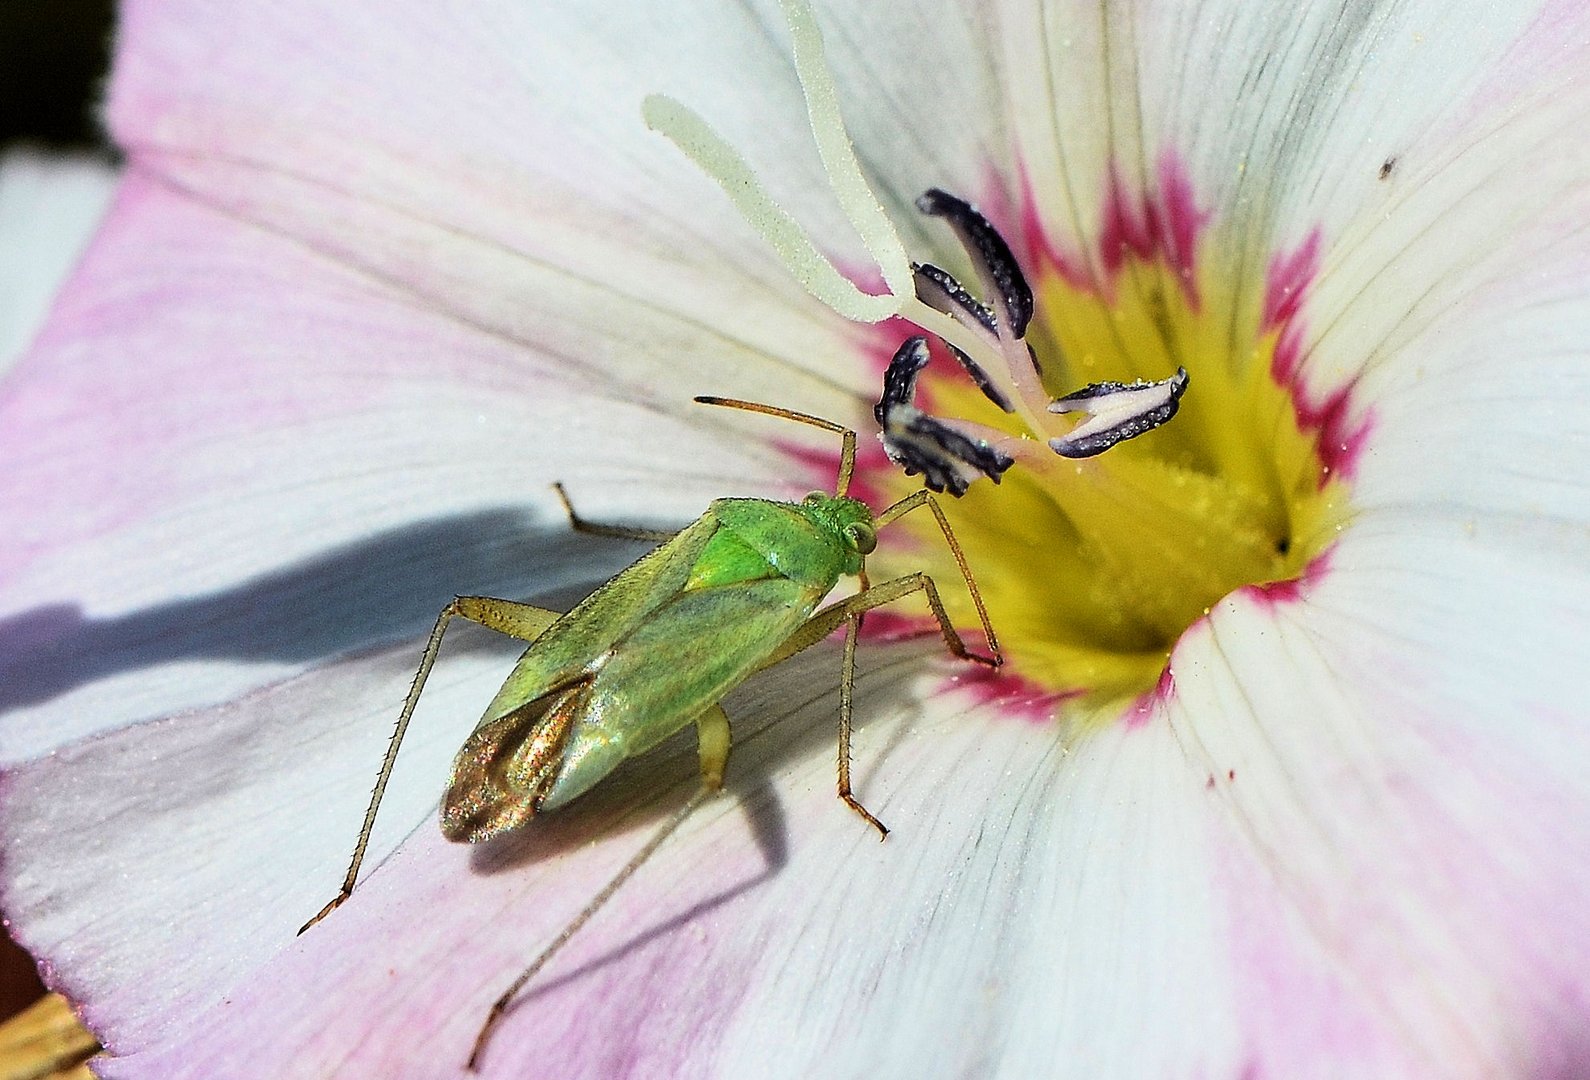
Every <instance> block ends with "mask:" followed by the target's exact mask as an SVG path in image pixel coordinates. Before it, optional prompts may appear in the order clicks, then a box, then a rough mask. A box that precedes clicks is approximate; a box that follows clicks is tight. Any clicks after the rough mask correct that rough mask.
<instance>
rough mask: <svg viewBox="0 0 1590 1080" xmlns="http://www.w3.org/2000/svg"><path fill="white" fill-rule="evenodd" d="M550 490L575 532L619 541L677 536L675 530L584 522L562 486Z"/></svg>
mask: <svg viewBox="0 0 1590 1080" xmlns="http://www.w3.org/2000/svg"><path fill="white" fill-rule="evenodd" d="M552 490H553V491H555V492H557V493H558V501H559V502H561V503H562V504H563V509H564V511H565V512H566V513H567V514H568V515H569V528H571V529H573V530H574V531H575V532H582V533H590V534H591V535H592V536H612V537H617V538H618V539H620V540H672V539H673V538H674V537H675V536H678V535H679V530H677V529H637V528H632V527H631V526H629V525H598V524H597V523H596V522H594V521H586V520H585V519H584V518H582V517H581V516H580V515H579V514H577V513H575V512H574V504H573V503H571V502H570V501H569V493H568V492H567V491H564V490H563V485H562V484H553V485H552Z"/></svg>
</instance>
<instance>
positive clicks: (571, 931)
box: [467, 705, 729, 1072]
mask: <svg viewBox="0 0 1590 1080" xmlns="http://www.w3.org/2000/svg"><path fill="white" fill-rule="evenodd" d="M696 740H697V744H698V749H699V751H700V756H701V788H700V789H699V790H698V791H697V792H696V793H695V794H694V795H692V796H691V797H690V799H689V800H687V801H686V802H685V804H684V805H683V806H681V807H680V808H679V809H678V810H675V811H674V813H673V816H672V817H670V818H669V819H668V820H667V821H666V822H664V823H663V824H662V825H661V826H660V827H658V829H657V831H656V832H654V833H652V835H651V839H649V840H647V841H646V843H645V844H644V845H643V846H642V847H641V849H640V850H639V851H637V852H635V854H634V855H631V856H630V858H629V861H628V862H626V863H625V864H624V865H623V866H622V867H621V868H620V869H619V871H618V873H616V874H614V875H613V877H612V878H611V879H610V880H609V881H608V883H607V884H606V885H604V886H603V887H602V891H601V892H599V893H597V894H596V895H595V896H593V897H592V898H591V900H590V902H589V903H587V904H586V905H585V907H584V908H583V909H582V910H581V911H580V913H579V914H578V915H576V916H575V917H574V918H573V919H572V920H571V921H570V922H569V923H568V925H566V926H565V927H564V928H563V930H562V931H561V932H560V933H559V934H558V936H557V937H555V938H553V939H552V942H551V944H549V945H548V946H547V947H546V948H544V949H542V950H541V954H540V955H539V956H537V957H536V958H535V959H534V960H532V961H531V962H530V966H529V967H527V968H525V969H524V970H523V971H521V972H520V973H519V976H518V978H516V979H514V981H513V982H512V983H510V984H509V985H508V989H506V990H504V991H503V992H502V993H501V994H499V995H498V997H497V1000H496V1001H494V1002H492V1003H491V1009H490V1010H489V1011H488V1012H487V1013H486V1019H485V1021H484V1022H483V1023H482V1024H481V1025H480V1032H479V1033H478V1034H477V1035H476V1036H475V1045H474V1048H473V1049H472V1050H471V1051H470V1053H469V1062H468V1066H467V1067H468V1069H469V1071H470V1072H475V1071H476V1070H478V1069H479V1067H480V1056H481V1054H483V1053H484V1052H485V1050H486V1044H487V1043H488V1042H489V1041H490V1040H491V1033H492V1032H493V1031H494V1030H496V1027H497V1024H498V1023H499V1022H500V1021H501V1020H502V1018H503V1015H504V1014H505V1013H507V1011H508V1006H509V1005H510V1004H512V1002H513V999H514V998H515V997H517V996H518V994H519V991H521V990H523V989H524V988H525V986H526V985H527V984H528V983H529V982H530V980H531V979H533V978H535V977H536V975H537V974H539V973H540V971H541V969H542V968H544V967H546V966H547V964H548V962H550V961H551V959H552V958H553V957H554V956H556V955H557V954H558V953H559V952H561V951H562V949H563V946H565V945H567V944H568V943H569V941H570V940H571V939H572V938H573V937H574V935H575V934H577V933H579V932H580V930H581V929H582V928H583V927H584V926H585V924H586V923H588V922H590V921H591V917H592V916H594V915H595V914H596V913H597V911H599V910H601V908H602V907H603V906H604V905H605V904H606V903H607V902H608V901H609V900H611V899H612V898H613V895H614V894H615V893H617V892H618V890H619V889H621V888H622V887H623V886H624V883H625V882H627V881H628V880H629V879H630V878H631V877H632V876H634V874H635V871H637V870H639V869H640V868H641V866H642V865H644V864H645V862H646V861H647V860H648V859H650V858H651V857H652V856H653V855H654V854H656V852H657V849H658V848H660V847H662V845H663V843H664V842H665V841H666V840H667V839H668V838H669V837H670V836H672V835H673V834H674V830H676V829H678V828H679V826H680V825H683V824H684V821H685V819H686V818H688V817H689V816H690V815H691V814H693V813H695V811H696V808H697V807H699V806H700V805H701V804H702V803H703V802H705V801H706V800H707V799H708V798H709V797H711V796H712V795H715V794H717V792H718V791H719V790H720V789H721V788H722V787H723V769H724V766H725V764H727V762H728V759H729V717H728V714H727V713H725V712H724V711H723V706H721V705H711V706H708V707H707V708H706V709H705V710H703V711H702V713H701V715H700V716H697V717H696Z"/></svg>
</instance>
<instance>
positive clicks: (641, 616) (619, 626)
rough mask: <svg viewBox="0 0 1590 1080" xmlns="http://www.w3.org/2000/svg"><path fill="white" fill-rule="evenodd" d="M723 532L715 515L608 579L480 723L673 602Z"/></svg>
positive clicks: (539, 645)
mask: <svg viewBox="0 0 1590 1080" xmlns="http://www.w3.org/2000/svg"><path fill="white" fill-rule="evenodd" d="M717 531H718V521H717V519H716V518H714V517H713V516H712V515H711V514H706V515H704V516H702V517H700V518H698V519H697V520H696V521H695V522H694V523H693V524H691V525H690V526H689V527H688V528H686V529H685V530H684V531H683V532H681V533H680V534H679V535H678V536H675V537H674V538H673V539H672V540H669V541H668V542H666V543H664V544H662V545H661V546H659V547H657V548H655V549H654V550H652V551H650V552H648V553H647V554H645V555H643V556H641V558H640V559H639V560H637V561H636V562H634V563H633V564H631V565H630V566H629V567H628V568H627V569H625V570H624V571H623V572H622V573H620V574H619V575H618V576H617V577H614V578H613V579H612V580H610V581H608V582H607V583H606V584H604V585H603V586H602V587H601V588H599V589H597V590H596V591H595V592H593V593H592V594H591V595H590V596H587V597H586V598H585V599H584V600H582V601H580V603H578V604H577V605H575V607H574V608H573V610H571V611H570V612H569V613H568V614H567V615H565V616H563V618H561V619H559V620H558V621H557V622H555V623H553V624H552V625H551V626H550V627H548V628H547V631H546V632H545V633H544V634H542V635H541V636H540V637H538V638H537V639H536V640H535V641H534V642H533V643H532V644H531V645H530V647H529V648H528V649H526V650H525V652H524V655H523V656H521V657H520V658H519V663H518V664H517V666H515V667H514V669H513V672H512V673H511V674H510V675H509V676H508V679H507V681H506V682H504V683H503V684H502V689H501V690H499V691H497V696H496V698H495V699H494V700H493V701H492V703H491V704H490V705H489V706H488V707H487V708H486V712H485V715H484V716H483V717H482V718H481V721H480V726H481V727H484V726H485V725H487V724H489V723H491V722H492V721H494V720H496V719H497V718H499V717H501V716H504V715H506V714H507V713H510V712H513V711H514V710H515V709H518V708H519V707H520V706H522V705H523V704H525V702H527V701H533V700H534V699H536V698H538V697H540V696H541V695H542V694H544V693H546V691H547V689H548V688H549V687H552V686H556V685H557V684H558V683H560V682H564V681H567V680H570V679H573V678H575V677H576V676H577V675H579V674H580V673H581V672H583V671H584V670H586V669H587V668H588V667H589V666H590V665H591V664H592V663H594V662H595V661H596V660H597V659H599V658H600V657H602V656H603V655H605V654H606V653H607V652H608V651H609V650H610V649H612V648H613V646H614V645H615V644H616V643H617V642H618V641H619V640H621V639H622V638H623V637H625V636H626V635H627V634H629V633H630V632H631V631H632V630H634V628H635V627H636V626H637V625H640V624H642V623H644V622H645V621H646V620H647V619H649V618H650V617H651V616H652V614H653V613H654V612H655V611H656V610H657V609H658V608H660V607H662V606H663V605H664V604H666V603H668V601H669V600H670V599H672V598H673V597H674V596H675V595H676V594H677V593H678V592H679V590H680V589H682V588H683V587H684V584H685V582H686V581H687V580H688V579H689V577H690V570H691V567H692V566H694V565H695V561H696V558H697V556H699V555H700V553H701V549H702V548H704V547H706V545H707V542H708V541H710V540H711V539H712V537H713V535H714V534H715V533H716V532H717Z"/></svg>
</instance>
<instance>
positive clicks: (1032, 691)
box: [929, 630, 1087, 724]
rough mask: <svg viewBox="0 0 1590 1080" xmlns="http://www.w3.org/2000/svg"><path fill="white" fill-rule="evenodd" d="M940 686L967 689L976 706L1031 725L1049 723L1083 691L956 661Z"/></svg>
mask: <svg viewBox="0 0 1590 1080" xmlns="http://www.w3.org/2000/svg"><path fill="white" fill-rule="evenodd" d="M929 632H930V633H932V632H933V631H932V630H930V631H929ZM943 689H944V690H946V691H948V690H967V691H970V692H971V693H972V694H973V695H975V696H976V698H977V701H978V704H979V705H980V706H987V707H990V708H993V709H996V710H998V712H999V713H1000V714H1002V715H1004V716H1011V717H1015V718H1016V719H1019V720H1024V721H1027V722H1029V723H1034V724H1049V723H1052V722H1053V721H1054V719H1055V716H1056V715H1057V713H1058V711H1059V708H1060V706H1061V705H1062V704H1063V703H1064V702H1067V701H1070V700H1073V699H1080V698H1081V697H1082V696H1083V695H1084V694H1086V693H1087V691H1085V690H1082V689H1076V690H1048V689H1045V688H1043V687H1041V686H1039V685H1038V684H1037V683H1034V682H1031V681H1029V680H1027V679H1025V678H1023V677H1022V676H1020V675H1018V674H1016V673H1014V672H1012V671H1010V670H1009V669H1008V668H1000V669H999V670H998V671H994V670H992V669H990V668H987V667H984V666H983V665H981V664H976V665H973V664H958V665H957V667H956V670H955V672H954V673H953V674H951V675H949V676H948V677H947V678H946V679H945V680H944V683H943Z"/></svg>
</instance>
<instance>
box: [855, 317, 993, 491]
mask: <svg viewBox="0 0 1590 1080" xmlns="http://www.w3.org/2000/svg"><path fill="white" fill-rule="evenodd" d="M929 358H930V354H929V352H928V345H927V339H926V338H923V337H912V338H907V339H906V340H905V342H904V343H903V344H902V345H901V346H900V348H899V349H897V350H896V351H895V354H894V358H893V359H892V360H890V361H889V368H888V370H887V371H885V372H884V376H883V397H882V398H880V399H879V401H878V404H877V405H876V406H875V407H874V408H873V410H872V412H873V415H874V416H875V417H876V418H877V420H878V425H879V427H881V428H882V429H883V434H882V436H881V437H882V439H883V450H884V453H885V454H887V455H888V456H889V460H890V461H892V462H894V463H895V464H896V465H898V466H900V468H901V469H903V470H905V474H906V475H907V476H915V475H917V474H918V473H920V474H921V475H922V483H923V485H924V486H926V487H927V488H928V489H929V490H931V491H948V492H949V493H950V494H951V495H954V496H957V497H959V496H961V495H964V494H966V489H967V488H968V487H970V486H971V483H972V481H973V480H976V479H977V478H978V476H986V477H988V478H989V479H990V480H992V481H994V483H996V484H997V483H999V480H1000V477H1001V476H1002V475H1003V474H1004V472H1005V470H1006V469H1008V468H1010V467H1011V466H1012V465H1013V464H1015V458H1014V457H1012V456H1011V455H1010V454H1008V453H1006V452H1005V451H1004V450H1002V449H1000V448H999V447H998V446H996V445H995V442H994V440H993V439H990V438H987V437H985V436H983V435H982V434H981V433H980V432H979V431H978V430H977V429H976V427H975V425H970V424H962V423H955V422H951V421H945V420H940V419H938V418H936V417H933V416H929V415H928V414H927V413H924V412H923V411H922V410H921V409H919V408H917V407H916V404H915V402H914V398H915V397H916V382H917V377H918V376H919V375H920V374H921V373H922V369H923V368H925V367H926V366H927V363H928V360H929Z"/></svg>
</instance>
